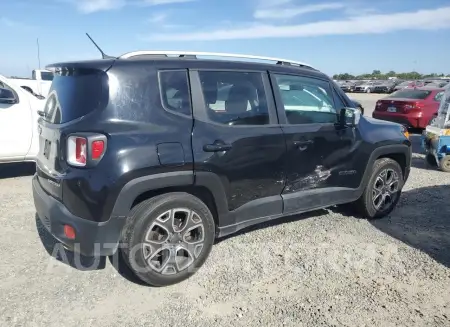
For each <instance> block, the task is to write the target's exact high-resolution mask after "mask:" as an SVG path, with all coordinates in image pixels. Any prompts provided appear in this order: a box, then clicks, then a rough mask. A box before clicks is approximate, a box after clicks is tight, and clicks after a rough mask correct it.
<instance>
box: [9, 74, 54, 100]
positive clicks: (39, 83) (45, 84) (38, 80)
mask: <svg viewBox="0 0 450 327" xmlns="http://www.w3.org/2000/svg"><path fill="white" fill-rule="evenodd" d="M31 76H32V77H31V79H29V78H17V77H16V78H12V77H10V78H9V80H11V81H13V82H14V83H15V84H17V85H19V86H20V87H22V88H23V89H25V90H27V91H28V92H30V93H34V94H37V95H42V96H44V97H47V95H48V92H49V90H50V87H51V86H52V80H53V73H52V72H51V71H49V70H44V69H34V70H33V71H32V73H31Z"/></svg>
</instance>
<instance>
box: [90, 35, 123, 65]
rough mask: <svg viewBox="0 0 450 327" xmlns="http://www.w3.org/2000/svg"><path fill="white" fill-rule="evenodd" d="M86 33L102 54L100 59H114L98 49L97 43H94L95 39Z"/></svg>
mask: <svg viewBox="0 0 450 327" xmlns="http://www.w3.org/2000/svg"><path fill="white" fill-rule="evenodd" d="M86 35H87V37H88V38H89V39H90V40H91V41H92V43H94V45H95V47H96V48H97V49H98V51H100V53H101V54H102V59H116V58H115V57H112V56H108V55H107V54H105V53H104V52H103V50H102V49H100V47H99V46H98V45H97V43H95V41H94V40H93V39H92V38H91V36H90V35H89V34H88V33H86Z"/></svg>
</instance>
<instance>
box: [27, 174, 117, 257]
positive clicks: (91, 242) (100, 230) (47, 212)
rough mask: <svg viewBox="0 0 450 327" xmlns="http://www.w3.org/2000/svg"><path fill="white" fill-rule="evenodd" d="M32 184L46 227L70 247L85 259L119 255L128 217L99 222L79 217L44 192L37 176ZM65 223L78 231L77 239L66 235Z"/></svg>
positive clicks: (36, 206) (36, 205) (40, 217)
mask: <svg viewBox="0 0 450 327" xmlns="http://www.w3.org/2000/svg"><path fill="white" fill-rule="evenodd" d="M32 185H33V199H34V206H35V208H36V212H37V215H38V217H39V219H40V221H41V222H42V225H43V226H44V227H45V228H46V229H47V230H48V231H49V232H50V233H51V234H52V235H53V237H55V238H56V239H57V240H58V241H60V242H61V243H63V244H64V245H65V247H66V248H68V249H70V250H72V251H74V252H77V253H81V254H82V255H85V256H108V255H112V254H114V253H115V252H116V250H117V248H118V244H119V239H120V234H121V232H122V228H123V226H124V225H125V218H123V217H111V218H110V219H109V220H108V221H105V222H101V223H99V222H94V221H90V220H86V219H83V218H80V217H77V216H75V215H73V214H71V213H70V212H69V210H68V209H67V208H66V207H65V206H64V204H62V203H61V202H59V201H58V200H56V199H55V198H53V197H52V196H50V195H49V194H47V193H46V192H45V191H44V189H43V188H42V187H41V185H40V183H39V181H38V179H37V175H34V176H33V181H32ZM65 224H68V225H70V226H72V227H73V228H74V229H75V232H76V237H75V239H68V238H67V237H66V236H65V234H64V225H65Z"/></svg>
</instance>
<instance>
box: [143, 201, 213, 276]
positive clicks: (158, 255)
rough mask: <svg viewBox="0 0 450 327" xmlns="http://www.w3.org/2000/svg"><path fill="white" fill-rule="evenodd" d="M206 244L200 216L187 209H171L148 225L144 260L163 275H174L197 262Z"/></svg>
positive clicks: (144, 243)
mask: <svg viewBox="0 0 450 327" xmlns="http://www.w3.org/2000/svg"><path fill="white" fill-rule="evenodd" d="M204 241H205V228H204V225H203V221H202V219H201V218H200V216H199V215H198V214H197V213H196V212H195V211H193V210H190V209H187V208H176V209H171V210H168V211H166V212H164V213H163V214H161V215H159V216H158V218H156V219H155V221H154V222H153V223H152V224H151V226H150V228H149V229H148V231H147V233H146V235H145V239H144V242H143V244H142V250H143V254H144V258H145V261H146V262H147V264H148V266H149V267H150V268H151V269H153V270H154V271H156V272H158V273H160V274H162V275H173V274H177V273H179V272H181V271H183V270H185V269H187V268H188V267H189V266H191V265H192V263H193V262H194V261H195V259H197V258H198V257H199V255H200V253H201V252H202V249H203V246H204Z"/></svg>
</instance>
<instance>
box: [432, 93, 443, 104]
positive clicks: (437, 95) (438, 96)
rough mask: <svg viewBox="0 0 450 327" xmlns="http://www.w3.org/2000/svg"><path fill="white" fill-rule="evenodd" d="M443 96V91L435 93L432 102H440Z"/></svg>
mask: <svg viewBox="0 0 450 327" xmlns="http://www.w3.org/2000/svg"><path fill="white" fill-rule="evenodd" d="M443 95H444V91H442V92H439V93H437V94H436V95H435V97H434V101H438V102H440V101H441V99H442V96H443Z"/></svg>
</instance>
